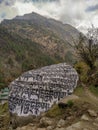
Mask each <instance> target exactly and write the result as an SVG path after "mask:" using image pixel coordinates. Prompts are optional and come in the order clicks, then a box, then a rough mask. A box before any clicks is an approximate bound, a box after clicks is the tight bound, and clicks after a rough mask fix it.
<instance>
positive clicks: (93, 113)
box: [88, 110, 97, 117]
mask: <svg viewBox="0 0 98 130" xmlns="http://www.w3.org/2000/svg"><path fill="white" fill-rule="evenodd" d="M88 113H89V115H90V116H92V117H97V113H96V112H95V111H94V110H88Z"/></svg>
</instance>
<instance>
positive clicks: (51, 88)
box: [9, 63, 78, 116]
mask: <svg viewBox="0 0 98 130" xmlns="http://www.w3.org/2000/svg"><path fill="white" fill-rule="evenodd" d="M77 81H78V74H77V72H76V70H75V69H74V68H72V67H71V66H70V65H67V64H66V63H60V64H56V65H51V66H46V67H42V68H41V69H37V70H31V71H28V72H25V73H23V74H22V75H21V76H20V77H19V78H17V79H16V80H14V81H13V82H12V83H11V84H10V85H9V89H10V93H9V110H10V112H11V113H16V114H17V115H18V116H28V115H36V116H37V115H39V114H40V113H41V112H45V111H47V110H48V109H49V108H51V106H52V105H53V104H54V103H57V102H58V101H59V100H60V99H62V98H64V97H65V96H67V95H69V94H72V93H73V91H74V89H75V88H76V86H77Z"/></svg>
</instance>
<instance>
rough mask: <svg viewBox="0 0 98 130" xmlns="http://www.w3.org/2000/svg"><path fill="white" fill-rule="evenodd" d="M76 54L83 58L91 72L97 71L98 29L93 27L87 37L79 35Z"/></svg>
mask: <svg viewBox="0 0 98 130" xmlns="http://www.w3.org/2000/svg"><path fill="white" fill-rule="evenodd" d="M73 46H74V49H75V53H76V54H77V55H78V56H79V58H81V59H82V60H83V61H84V62H85V63H86V64H87V65H88V66H89V67H90V69H91V70H93V69H95V63H96V61H97V60H98V29H96V28H94V27H93V26H92V28H91V29H89V30H88V32H87V35H86V36H84V35H83V34H82V33H80V35H79V40H78V42H74V45H73Z"/></svg>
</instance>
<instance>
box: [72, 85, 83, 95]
mask: <svg viewBox="0 0 98 130" xmlns="http://www.w3.org/2000/svg"><path fill="white" fill-rule="evenodd" d="M74 94H75V95H77V96H79V97H82V96H83V95H84V89H83V87H82V86H78V87H77V88H76V89H75V91H74Z"/></svg>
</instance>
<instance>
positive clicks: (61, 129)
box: [55, 128, 65, 130]
mask: <svg viewBox="0 0 98 130" xmlns="http://www.w3.org/2000/svg"><path fill="white" fill-rule="evenodd" d="M55 130H65V128H56V129H55Z"/></svg>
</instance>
